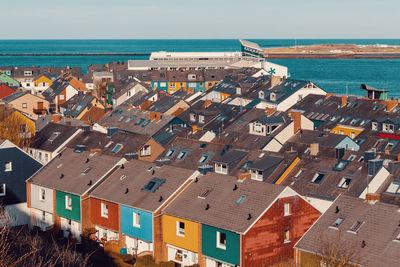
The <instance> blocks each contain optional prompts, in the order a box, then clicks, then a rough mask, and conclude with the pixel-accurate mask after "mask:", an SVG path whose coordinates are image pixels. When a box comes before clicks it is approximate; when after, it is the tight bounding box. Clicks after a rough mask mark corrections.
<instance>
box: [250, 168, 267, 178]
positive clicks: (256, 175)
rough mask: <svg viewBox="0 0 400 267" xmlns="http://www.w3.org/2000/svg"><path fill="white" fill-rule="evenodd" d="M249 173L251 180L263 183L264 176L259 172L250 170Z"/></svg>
mask: <svg viewBox="0 0 400 267" xmlns="http://www.w3.org/2000/svg"><path fill="white" fill-rule="evenodd" d="M250 173H251V179H252V180H257V181H263V180H264V176H263V172H262V171H259V170H250Z"/></svg>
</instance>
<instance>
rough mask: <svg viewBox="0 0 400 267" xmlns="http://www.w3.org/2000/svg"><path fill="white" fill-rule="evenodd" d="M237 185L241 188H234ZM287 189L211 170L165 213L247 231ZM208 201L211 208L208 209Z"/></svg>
mask: <svg viewBox="0 0 400 267" xmlns="http://www.w3.org/2000/svg"><path fill="white" fill-rule="evenodd" d="M235 185H236V186H237V189H236V190H233V189H234V187H235ZM284 188H285V187H283V186H280V185H273V184H268V183H262V182H258V181H253V180H249V179H246V180H244V181H243V182H238V181H237V178H236V177H233V176H228V175H221V174H216V173H207V174H206V175H205V176H200V177H198V182H196V183H192V184H191V185H190V186H189V187H188V188H187V189H186V190H184V191H183V192H182V194H180V195H179V197H178V198H177V199H176V200H175V201H173V202H172V203H171V204H170V205H168V207H167V208H166V209H165V210H164V212H163V213H165V214H167V215H171V216H175V217H179V218H182V219H187V220H191V221H195V222H199V223H202V224H207V225H211V226H214V227H218V228H221V229H226V230H229V231H233V232H237V233H243V232H245V231H246V230H247V229H248V228H249V227H250V225H251V224H253V223H254V222H255V221H256V219H257V218H258V217H259V216H260V215H261V214H262V213H263V212H264V211H265V210H266V209H267V207H268V206H269V205H270V204H272V202H273V201H274V200H275V199H276V198H277V197H278V196H279V194H280V193H281V192H282V191H283V190H284ZM207 190H208V191H209V192H208V194H207V193H206V192H207ZM244 195H246V197H245V199H244V200H243V201H242V203H241V204H238V203H237V201H238V200H239V199H240V198H241V197H242V196H244ZM199 196H200V197H199ZM201 196H203V197H201ZM207 204H208V205H209V209H207V210H206V206H207ZM249 214H250V215H251V218H250V220H249V219H248V218H249Z"/></svg>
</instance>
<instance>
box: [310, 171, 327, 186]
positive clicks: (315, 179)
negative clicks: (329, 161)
mask: <svg viewBox="0 0 400 267" xmlns="http://www.w3.org/2000/svg"><path fill="white" fill-rule="evenodd" d="M324 176H325V173H319V172H317V173H316V174H315V175H314V177H313V178H312V180H311V182H313V183H314V184H320V183H321V182H322V180H323V179H324Z"/></svg>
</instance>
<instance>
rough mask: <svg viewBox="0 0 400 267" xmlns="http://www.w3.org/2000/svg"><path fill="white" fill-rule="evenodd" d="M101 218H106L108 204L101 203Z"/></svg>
mask: <svg viewBox="0 0 400 267" xmlns="http://www.w3.org/2000/svg"><path fill="white" fill-rule="evenodd" d="M101 217H103V218H108V204H106V203H101Z"/></svg>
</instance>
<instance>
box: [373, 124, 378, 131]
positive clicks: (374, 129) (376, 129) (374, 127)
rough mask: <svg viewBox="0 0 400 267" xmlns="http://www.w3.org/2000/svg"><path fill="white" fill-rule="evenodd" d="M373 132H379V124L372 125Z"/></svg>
mask: <svg viewBox="0 0 400 267" xmlns="http://www.w3.org/2000/svg"><path fill="white" fill-rule="evenodd" d="M372 131H378V123H377V122H373V123H372Z"/></svg>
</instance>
